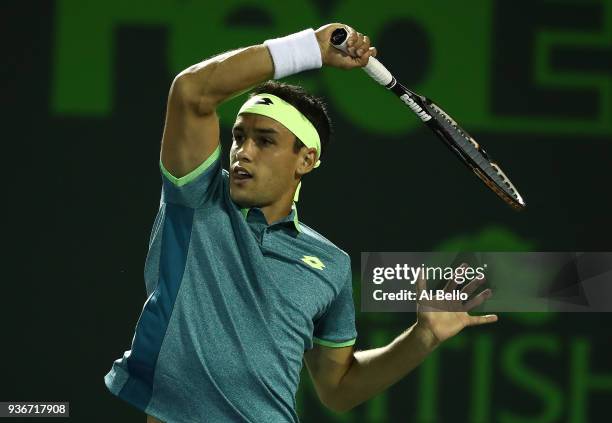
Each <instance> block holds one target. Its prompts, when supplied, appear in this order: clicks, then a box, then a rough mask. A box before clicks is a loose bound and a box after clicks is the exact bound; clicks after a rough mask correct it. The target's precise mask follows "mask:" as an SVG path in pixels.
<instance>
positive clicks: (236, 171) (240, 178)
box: [232, 165, 253, 184]
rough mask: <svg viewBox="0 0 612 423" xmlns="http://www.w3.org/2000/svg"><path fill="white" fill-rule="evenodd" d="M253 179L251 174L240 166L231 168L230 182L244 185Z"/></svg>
mask: <svg viewBox="0 0 612 423" xmlns="http://www.w3.org/2000/svg"><path fill="white" fill-rule="evenodd" d="M252 178H253V174H252V173H251V172H250V171H248V170H247V169H246V168H244V167H242V166H238V165H236V166H234V167H233V168H232V180H233V181H234V182H235V183H237V184H244V183H246V182H247V181H249V180H251V179H252Z"/></svg>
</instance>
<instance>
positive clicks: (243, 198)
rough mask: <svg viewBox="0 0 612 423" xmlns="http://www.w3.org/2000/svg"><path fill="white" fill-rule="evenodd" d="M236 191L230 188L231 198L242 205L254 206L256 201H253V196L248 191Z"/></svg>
mask: <svg viewBox="0 0 612 423" xmlns="http://www.w3.org/2000/svg"><path fill="white" fill-rule="evenodd" d="M236 191H237V190H233V189H230V198H231V199H232V201H233V202H234V203H236V204H237V205H239V206H240V207H253V206H254V205H255V201H253V198H251V196H250V195H248V193H245V192H236Z"/></svg>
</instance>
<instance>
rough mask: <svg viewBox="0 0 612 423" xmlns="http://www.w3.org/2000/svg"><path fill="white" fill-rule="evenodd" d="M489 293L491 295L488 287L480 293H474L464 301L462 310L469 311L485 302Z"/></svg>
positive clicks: (491, 292)
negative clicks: (473, 295) (472, 296)
mask: <svg viewBox="0 0 612 423" xmlns="http://www.w3.org/2000/svg"><path fill="white" fill-rule="evenodd" d="M491 295H493V291H491V290H490V289H485V290H484V291H482V292H481V293H480V294H478V295H476V296H475V297H474V298H472V299H470V300H469V301H468V302H466V303H465V305H464V306H463V307H464V310H465V311H470V310H471V309H473V308H475V307H478V306H479V305H480V304H482V303H483V302H485V300H488V299H489V298H491Z"/></svg>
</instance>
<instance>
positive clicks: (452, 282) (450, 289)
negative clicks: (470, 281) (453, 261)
mask: <svg viewBox="0 0 612 423" xmlns="http://www.w3.org/2000/svg"><path fill="white" fill-rule="evenodd" d="M467 266H468V264H467V263H461V264H460V265H459V266H457V269H459V268H465V267H467ZM459 285H461V284H460V283H459V282H457V278H456V277H455V279H454V280H453V279H449V281H448V282H446V285H444V291H446V292H453V291H454V290H455V288H457V287H458V286H459Z"/></svg>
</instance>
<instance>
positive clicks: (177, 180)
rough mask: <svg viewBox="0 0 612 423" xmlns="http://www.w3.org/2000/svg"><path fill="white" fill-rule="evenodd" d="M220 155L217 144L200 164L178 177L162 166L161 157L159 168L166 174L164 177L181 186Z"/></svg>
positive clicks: (201, 171)
mask: <svg viewBox="0 0 612 423" xmlns="http://www.w3.org/2000/svg"><path fill="white" fill-rule="evenodd" d="M220 155H221V144H219V145H218V146H217V148H216V149H215V151H213V153H212V154H211V155H210V156H208V158H207V159H206V160H204V162H203V163H202V164H201V165H200V166H198V167H196V168H195V169H194V170H192V171H191V172H189V173H188V174H187V175H185V176H181V177H180V178H177V177H176V176H172V174H171V173H170V172H168V170H167V169H166V168H165V167H164V164H163V163H162V161H161V159H159V166H160V168H161V171H162V173H163V174H164V175H165V176H166V178H168V179H169V180H170V182H172V183H173V184H174V185H176V186H177V187H182V186H183V185H185V184H187V183H189V182H191V181H193V180H194V179H195V178H197V177H198V176H200V175H201V174H202V173H204V171H205V170H206V169H208V168H209V167H210V166H211V165H212V164H213V163H214V162H215V161H216V160H217V159H218V158H219V156H220Z"/></svg>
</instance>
